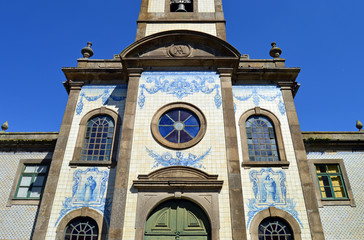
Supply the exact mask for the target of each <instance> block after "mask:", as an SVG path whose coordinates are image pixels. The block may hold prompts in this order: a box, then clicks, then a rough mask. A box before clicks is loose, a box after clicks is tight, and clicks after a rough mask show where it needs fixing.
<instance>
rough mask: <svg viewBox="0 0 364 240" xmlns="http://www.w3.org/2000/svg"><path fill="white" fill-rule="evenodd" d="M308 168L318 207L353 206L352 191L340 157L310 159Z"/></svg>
mask: <svg viewBox="0 0 364 240" xmlns="http://www.w3.org/2000/svg"><path fill="white" fill-rule="evenodd" d="M310 163H311V165H310V170H311V175H312V178H313V182H314V185H315V189H316V197H317V199H318V201H319V207H323V206H325V205H328V206H332V205H351V206H352V207H354V206H355V201H354V197H353V193H352V190H351V187H350V184H349V179H348V177H347V174H346V170H345V166H344V161H343V160H342V159H317V160H314V159H311V160H310Z"/></svg>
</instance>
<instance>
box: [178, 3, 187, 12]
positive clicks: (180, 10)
mask: <svg viewBox="0 0 364 240" xmlns="http://www.w3.org/2000/svg"><path fill="white" fill-rule="evenodd" d="M176 12H187V10H186V8H185V5H184V4H183V3H180V4H178V9H177V10H176Z"/></svg>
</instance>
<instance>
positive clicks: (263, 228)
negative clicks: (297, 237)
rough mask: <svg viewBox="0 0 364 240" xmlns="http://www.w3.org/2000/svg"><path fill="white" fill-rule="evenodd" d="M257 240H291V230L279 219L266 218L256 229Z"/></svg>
mask: <svg viewBox="0 0 364 240" xmlns="http://www.w3.org/2000/svg"><path fill="white" fill-rule="evenodd" d="M258 239H259V240H293V234H292V229H291V227H290V226H289V224H288V223H287V222H285V221H284V220H283V219H280V218H272V217H270V218H266V219H264V220H263V221H262V222H261V223H260V224H259V227H258Z"/></svg>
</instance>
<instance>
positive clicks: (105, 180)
mask: <svg viewBox="0 0 364 240" xmlns="http://www.w3.org/2000/svg"><path fill="white" fill-rule="evenodd" d="M126 92H127V85H85V86H83V87H82V90H81V92H80V96H79V99H78V102H77V107H76V112H75V115H74V118H73V121H72V126H71V131H70V136H69V139H68V143H67V147H66V151H65V156H64V160H63V164H62V167H61V174H60V177H59V180H58V186H57V191H56V195H55V200H54V204H53V207H52V211H51V218H50V221H49V227H48V231H47V239H49V240H50V239H55V236H56V229H57V225H58V223H59V222H60V221H61V220H62V218H63V217H64V216H65V215H66V214H68V213H69V212H71V211H73V210H76V209H79V208H82V207H84V206H87V207H89V208H92V209H94V210H96V211H98V212H99V213H100V214H104V216H105V218H106V219H109V217H110V212H109V211H110V204H111V200H112V191H113V185H114V177H115V169H111V170H110V169H108V167H96V168H95V167H92V166H90V167H75V168H71V167H70V166H69V162H70V161H71V160H72V157H73V154H74V148H75V145H76V140H77V135H78V130H79V123H80V121H81V119H82V118H83V116H85V114H87V113H88V112H90V111H92V110H94V109H97V108H100V107H102V106H104V107H106V108H108V109H111V110H114V111H115V112H117V113H118V114H119V115H120V116H121V119H122V118H123V114H124V109H125V100H126ZM118 130H119V131H121V129H118ZM120 135H121V134H120ZM90 177H92V178H90ZM87 181H95V183H96V187H95V189H94V195H93V196H87V194H86V193H85V191H84V189H85V188H86V185H87V184H90V183H87Z"/></svg>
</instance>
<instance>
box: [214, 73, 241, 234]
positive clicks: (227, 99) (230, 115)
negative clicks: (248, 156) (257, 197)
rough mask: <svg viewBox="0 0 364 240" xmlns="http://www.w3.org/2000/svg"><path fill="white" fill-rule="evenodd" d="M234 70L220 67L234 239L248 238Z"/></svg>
mask: <svg viewBox="0 0 364 240" xmlns="http://www.w3.org/2000/svg"><path fill="white" fill-rule="evenodd" d="M232 70H233V69H218V71H219V73H220V79H221V96H222V107H223V114H224V128H225V144H226V159H227V170H228V179H229V198H230V218H231V231H232V239H234V240H246V239H247V235H246V226H245V215H244V200H243V192H242V182H241V174H240V162H239V151H238V139H237V133H236V123H235V113H234V100H233V90H232V83H231V77H232Z"/></svg>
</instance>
